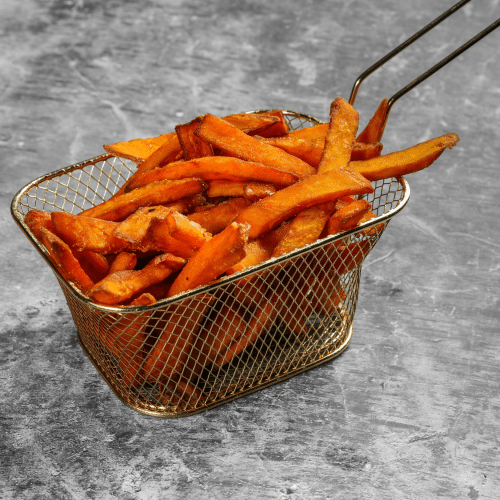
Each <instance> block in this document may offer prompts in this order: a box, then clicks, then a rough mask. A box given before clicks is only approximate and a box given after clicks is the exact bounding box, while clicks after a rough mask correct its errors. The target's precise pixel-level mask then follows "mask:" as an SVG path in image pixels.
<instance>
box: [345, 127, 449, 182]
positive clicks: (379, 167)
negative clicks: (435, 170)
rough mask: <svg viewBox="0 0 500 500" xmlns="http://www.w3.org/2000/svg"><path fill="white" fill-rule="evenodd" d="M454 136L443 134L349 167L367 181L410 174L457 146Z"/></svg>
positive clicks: (353, 163)
mask: <svg viewBox="0 0 500 500" xmlns="http://www.w3.org/2000/svg"><path fill="white" fill-rule="evenodd" d="M458 141H459V139H458V136H457V135H456V134H445V135H442V136H441V137H436V138H434V139H431V140H429V141H426V142H422V143H420V144H417V145H416V146H412V147H411V148H408V149H405V150H403V151H397V152H395V153H389V154H387V155H383V156H379V157H378V158H372V159H371V160H366V161H353V162H351V163H350V166H351V167H352V168H354V169H356V170H357V171H358V172H359V173H360V174H361V175H362V176H363V177H365V178H366V179H368V180H369V181H378V180H381V179H388V178H389V177H399V176H401V175H407V174H412V173H414V172H418V171H419V170H423V169H424V168H427V167H428V166H430V165H432V163H434V161H436V160H437V159H438V158H439V157H440V156H441V154H442V153H443V151H444V150H445V149H446V148H448V149H452V148H453V147H454V146H456V145H457V144H458Z"/></svg>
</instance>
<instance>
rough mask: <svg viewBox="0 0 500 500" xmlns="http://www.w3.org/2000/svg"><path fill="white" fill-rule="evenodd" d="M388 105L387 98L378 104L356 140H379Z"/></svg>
mask: <svg viewBox="0 0 500 500" xmlns="http://www.w3.org/2000/svg"><path fill="white" fill-rule="evenodd" d="M388 107H389V100H388V99H383V100H382V102H381V103H380V104H379V106H378V108H377V110H376V111H375V114H374V115H373V116H372V118H371V119H370V121H369V122H368V125H367V126H366V127H365V128H364V129H363V131H362V132H361V133H360V134H359V135H358V138H357V141H358V142H375V143H377V142H380V141H381V140H382V136H383V135H384V128H385V118H386V115H387V109H388Z"/></svg>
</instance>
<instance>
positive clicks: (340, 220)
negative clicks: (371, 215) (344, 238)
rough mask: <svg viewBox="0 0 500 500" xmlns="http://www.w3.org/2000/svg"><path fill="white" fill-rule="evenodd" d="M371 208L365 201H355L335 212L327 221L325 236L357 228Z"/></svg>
mask: <svg viewBox="0 0 500 500" xmlns="http://www.w3.org/2000/svg"><path fill="white" fill-rule="evenodd" d="M371 208H372V206H371V204H370V203H369V202H368V201H366V200H355V201H353V202H352V203H349V204H347V205H346V206H344V207H342V208H340V209H339V210H336V211H335V213H334V214H333V215H332V216H331V217H330V218H329V219H328V224H327V234H329V235H330V234H337V233H339V232H340V231H347V230H349V229H352V228H353V227H355V226H357V224H358V223H359V222H360V220H361V219H362V218H363V217H364V216H365V214H367V213H368V211H370V210H371Z"/></svg>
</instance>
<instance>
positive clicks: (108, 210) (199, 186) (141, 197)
mask: <svg viewBox="0 0 500 500" xmlns="http://www.w3.org/2000/svg"><path fill="white" fill-rule="evenodd" d="M205 189H206V184H205V183H204V182H203V181H202V180H201V179H195V178H189V179H180V180H164V181H158V182H156V183H154V184H153V185H151V186H147V187H143V188H139V189H135V190H134V191H131V192H130V193H124V194H121V195H119V196H114V197H113V198H111V199H109V200H108V201H105V202H103V203H101V204H100V205H96V206H95V207H92V208H89V209H88V210H85V211H84V212H81V213H80V214H79V215H80V216H81V215H83V216H86V217H94V218H97V219H105V220H110V221H120V220H124V219H126V218H127V217H128V216H129V215H131V214H133V213H134V212H135V211H136V210H137V209H138V208H140V207H149V206H151V205H161V204H163V203H168V202H171V201H175V200H178V199H180V198H184V197H186V196H192V195H194V194H198V193H201V192H202V191H204V190H205Z"/></svg>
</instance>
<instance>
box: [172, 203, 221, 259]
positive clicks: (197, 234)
mask: <svg viewBox="0 0 500 500" xmlns="http://www.w3.org/2000/svg"><path fill="white" fill-rule="evenodd" d="M165 219H166V221H167V225H168V230H169V231H170V234H171V236H172V237H173V238H175V239H176V240H179V241H180V242H181V243H184V244H186V245H187V246H189V247H190V248H194V249H195V250H198V249H199V248H201V247H202V245H203V244H204V243H205V242H206V241H208V240H209V239H210V238H211V237H212V235H211V234H210V233H209V232H208V231H206V230H205V229H203V228H202V227H201V226H200V225H199V224H198V223H196V222H193V221H191V220H189V219H188V218H187V217H186V216H185V215H182V214H180V213H179V212H170V213H169V214H167V216H166V217H165Z"/></svg>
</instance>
